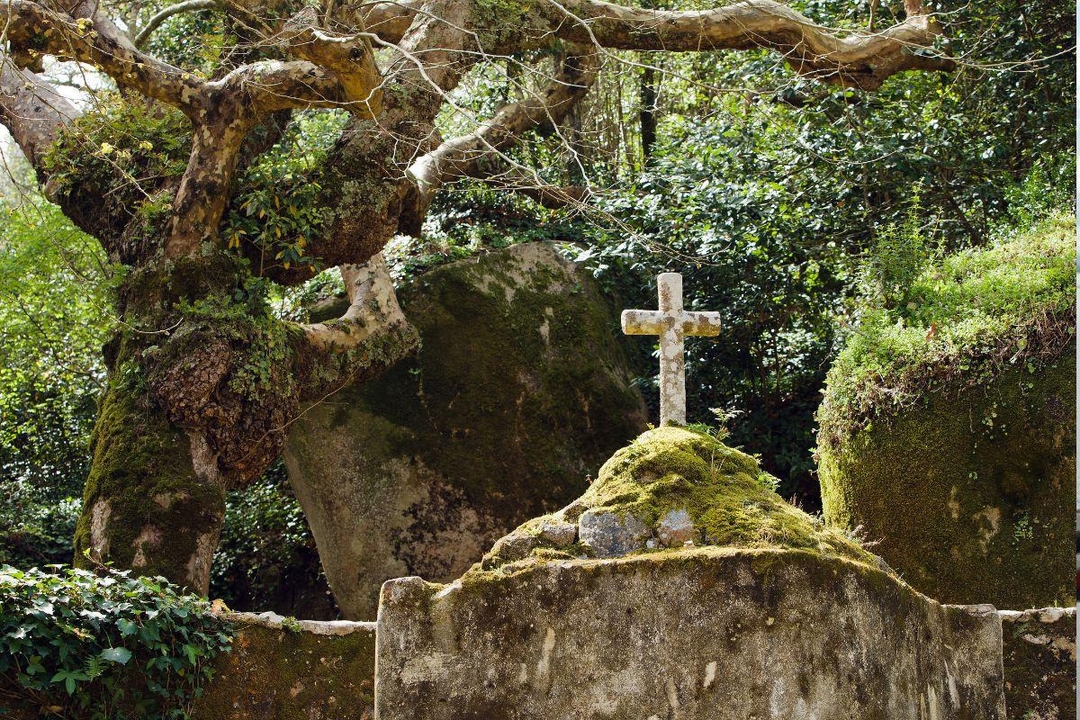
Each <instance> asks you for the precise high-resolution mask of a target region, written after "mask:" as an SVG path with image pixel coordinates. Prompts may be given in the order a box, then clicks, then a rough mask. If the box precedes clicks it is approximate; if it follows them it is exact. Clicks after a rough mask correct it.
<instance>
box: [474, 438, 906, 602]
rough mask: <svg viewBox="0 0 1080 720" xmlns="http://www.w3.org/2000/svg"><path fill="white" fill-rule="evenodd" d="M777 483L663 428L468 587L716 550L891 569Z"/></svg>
mask: <svg viewBox="0 0 1080 720" xmlns="http://www.w3.org/2000/svg"><path fill="white" fill-rule="evenodd" d="M775 483H776V479H775V478H773V477H772V476H770V475H769V474H768V473H766V472H764V471H763V470H762V469H761V467H760V465H759V464H758V461H757V460H756V459H755V458H754V457H752V456H750V455H747V454H746V453H744V452H741V451H739V450H736V449H733V448H729V447H727V446H726V445H724V444H723V443H721V442H719V441H718V440H717V439H715V438H713V437H711V436H709V435H706V434H703V433H700V432H695V431H691V430H686V429H682V428H678V427H662V428H656V429H654V430H650V431H648V432H646V433H644V434H642V435H641V436H639V437H638V438H637V439H636V440H634V442H632V443H631V444H630V445H629V446H627V447H625V448H623V449H622V450H619V451H618V452H616V453H615V455H614V456H612V458H611V459H610V460H608V461H607V462H606V463H605V464H604V465H603V467H602V468H601V469H600V473H599V475H598V477H597V479H596V480H595V481H594V482H593V483H592V485H590V486H589V488H588V489H587V490H586V491H585V493H584V494H583V495H582V496H581V497H580V498H578V499H577V500H575V501H574V502H573V503H571V504H570V505H568V506H566V507H564V508H563V509H562V510H559V511H558V512H555V513H552V514H549V515H544V516H542V517H539V518H535V519H533V520H529V521H528V522H526V523H524V524H522V525H521V526H519V527H518V528H517V529H516V530H514V531H513V532H511V533H510V534H509V535H507V536H506V537H504V538H502V539H500V540H499V541H498V542H496V543H495V545H494V547H492V549H491V550H490V551H489V552H488V553H487V554H486V555H485V556H484V558H483V560H481V561H480V563H478V564H477V565H475V566H474V567H473V568H472V569H471V570H470V571H469V573H467V574H466V575H465V576H464V577H463V578H462V581H463V582H466V583H468V582H472V581H474V580H477V579H478V578H479V577H480V576H481V575H484V574H491V573H496V574H506V573H513V572H517V571H519V570H521V569H523V568H526V567H528V566H529V565H531V564H535V563H537V562H545V561H548V560H559V559H567V560H569V559H581V558H611V557H618V556H626V555H634V554H645V553H660V552H664V551H668V552H670V551H671V550H679V549H683V548H693V547H698V548H700V547H710V546H711V547H724V548H747V549H774V550H806V551H810V552H814V553H818V554H822V555H826V556H829V557H841V558H846V559H849V560H854V561H856V562H860V563H865V564H867V565H870V566H873V567H879V568H885V566H884V565H883V563H882V562H881V560H880V558H878V557H876V556H875V555H873V554H871V553H869V552H867V551H866V550H864V549H863V548H862V547H861V546H860V545H859V544H858V542H856V541H855V540H853V539H852V538H851V537H848V536H846V535H844V534H843V533H840V532H837V531H835V530H832V529H829V528H827V527H825V525H824V523H822V521H821V520H820V518H815V517H812V516H810V515H808V514H806V513H804V512H803V511H801V510H799V509H798V508H796V507H794V506H792V505H791V504H790V503H788V502H785V501H784V500H783V499H782V498H781V497H780V496H779V495H777V494H776V492H775V491H774V489H773V488H774V487H775ZM885 569H886V570H887V568H885Z"/></svg>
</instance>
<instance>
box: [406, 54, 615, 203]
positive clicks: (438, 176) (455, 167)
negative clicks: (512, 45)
mask: <svg viewBox="0 0 1080 720" xmlns="http://www.w3.org/2000/svg"><path fill="white" fill-rule="evenodd" d="M578 53H579V54H576V55H570V56H568V57H566V58H565V59H564V60H563V62H562V63H561V65H560V67H559V72H558V75H557V76H556V77H555V78H553V79H552V81H551V82H550V83H549V84H548V86H547V87H546V88H545V89H544V91H543V92H542V93H540V94H537V95H534V96H532V97H530V98H528V99H526V100H522V101H521V102H516V103H511V104H509V105H506V106H504V107H503V108H501V109H500V110H499V111H498V112H497V113H495V116H494V117H492V118H491V119H490V120H488V121H486V122H484V123H483V124H481V125H480V127H479V128H477V129H476V130H475V131H474V132H472V133H470V134H468V135H462V136H460V137H456V138H453V139H451V140H447V141H446V142H444V143H442V144H441V145H440V146H439V147H438V148H436V149H435V150H434V151H432V152H430V153H428V154H426V155H423V156H422V157H420V158H418V159H417V160H416V161H415V162H414V163H413V164H412V165H411V166H410V167H409V170H408V174H409V176H410V177H411V178H412V179H413V180H414V181H415V182H416V185H417V188H418V193H417V210H416V211H415V212H416V215H417V216H418V217H420V218H422V217H423V214H424V211H425V210H426V209H427V207H428V205H429V204H430V202H431V199H432V196H433V195H434V193H435V191H437V190H438V189H439V188H440V187H442V185H443V184H444V183H446V182H448V181H450V180H453V179H456V178H465V177H472V178H481V179H483V178H486V176H488V175H489V174H491V173H490V168H491V165H492V164H493V163H495V162H498V161H499V160H505V158H504V157H503V155H502V152H503V151H504V150H506V149H508V148H509V147H511V146H513V145H515V144H517V143H518V142H519V141H520V139H521V136H522V134H524V133H525V132H527V131H529V130H532V129H534V128H537V127H540V126H541V125H552V126H554V125H557V124H558V123H559V122H561V121H562V120H563V118H564V117H566V115H567V113H569V112H570V110H571V109H572V108H573V107H574V105H575V104H577V102H578V101H579V100H580V99H581V98H583V97H584V96H585V94H586V93H587V92H588V91H589V88H590V87H592V85H593V83H594V82H595V81H596V73H597V70H598V69H599V61H598V58H597V53H596V52H595V50H593V49H592V48H591V47H589V46H586V48H585V49H579V50H578ZM509 165H510V167H507V168H505V169H503V170H502V171H501V172H500V173H499V175H501V176H502V177H503V178H504V179H505V178H507V177H509V175H512V176H513V178H514V179H515V180H517V181H526V184H525V185H524V186H523V187H522V190H527V189H533V190H540V189H541V188H544V189H546V192H541V193H539V194H537V195H536V199H538V200H539V201H541V202H544V203H545V204H549V203H551V202H555V199H556V198H563V199H569V198H570V197H571V195H570V193H569V191H563V190H562V189H558V188H548V187H547V186H546V185H543V184H542V183H537V182H536V181H535V179H530V178H528V177H527V173H525V172H523V171H518V172H515V170H514V168H513V167H512V163H511V164H509ZM561 204H566V203H565V202H563V203H561ZM414 224H415V223H414Z"/></svg>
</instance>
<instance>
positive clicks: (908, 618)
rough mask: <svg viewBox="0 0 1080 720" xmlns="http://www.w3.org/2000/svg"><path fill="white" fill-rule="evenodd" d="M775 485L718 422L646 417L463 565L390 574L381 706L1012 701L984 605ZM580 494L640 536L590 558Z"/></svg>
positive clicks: (758, 710)
mask: <svg viewBox="0 0 1080 720" xmlns="http://www.w3.org/2000/svg"><path fill="white" fill-rule="evenodd" d="M769 484H770V483H769V478H768V477H767V476H764V475H763V474H762V473H761V470H760V469H759V467H758V465H757V463H756V462H755V461H754V459H753V458H751V457H750V456H748V455H745V454H743V453H740V452H738V451H735V450H732V449H730V448H727V447H725V446H724V445H723V444H721V443H719V442H717V441H716V440H715V439H713V438H711V437H708V436H705V435H701V434H699V433H694V432H690V431H687V430H682V429H678V428H673V427H665V428H661V429H657V430H652V431H650V432H647V433H645V434H644V435H642V436H641V437H640V438H638V439H637V440H636V441H635V442H634V443H632V444H631V445H630V447H628V448H626V449H624V450H621V451H620V452H618V453H616V454H615V456H614V457H613V458H612V459H611V460H610V461H609V462H608V463H607V464H606V465H605V466H604V468H603V470H601V473H600V477H599V478H598V479H597V481H596V482H595V483H594V484H593V485H592V486H591V487H590V488H589V490H588V491H586V493H585V494H584V495H583V497H582V498H581V499H580V500H579V501H577V502H575V503H572V504H571V505H570V506H568V507H567V508H564V509H563V510H562V511H560V512H559V513H555V514H553V515H549V516H545V517H542V518H537V519H536V520H533V521H530V522H528V523H525V524H524V525H523V526H522V527H520V528H518V529H517V530H516V531H515V532H514V533H511V535H510V536H507V537H506V538H503V539H502V540H500V541H499V543H497V544H496V546H495V549H494V550H493V551H492V553H490V554H489V555H488V556H487V557H485V560H484V561H483V562H482V563H480V564H478V565H477V566H475V567H474V568H473V569H472V570H470V571H469V572H468V573H466V574H465V575H464V576H463V577H462V578H460V579H459V580H458V581H456V582H454V583H452V584H449V585H438V584H433V583H428V582H425V581H424V580H422V579H421V578H418V577H413V578H401V579H397V580H391V581H389V582H387V583H386V584H385V585H384V586H383V590H382V598H381V604H380V607H379V620H378V630H377V638H376V676H377V677H376V684H377V686H378V688H379V692H378V694H377V696H376V712H377V713H378V716H379V717H380V718H384V720H398V719H402V720H404V719H406V718H407V719H408V720H429V719H431V720H435V719H438V720H451V719H456V718H473V717H482V718H485V719H487V720H504V719H505V720H509V719H510V718H514V719H515V720H520V719H522V718H551V717H572V718H583V719H585V718H597V719H599V718H661V717H665V718H672V717H678V718H683V719H684V720H694V719H700V720H745V718H749V717H759V718H764V717H774V718H802V717H820V718H848V717H850V718H861V719H874V718H879V719H882V720H884V719H885V718H888V720H908V719H910V720H923V719H925V718H939V719H941V720H945V719H946V718H950V719H951V718H955V719H957V720H959V719H962V718H963V719H970V720H975V719H976V718H977V719H979V720H988V719H990V718H1004V717H1005V707H1004V696H1003V693H1002V671H1001V621H1000V619H999V617H998V615H997V613H996V612H995V611H994V610H993V608H990V607H988V606H983V607H978V608H960V607H945V606H942V605H940V604H938V603H937V602H936V601H934V600H931V599H930V598H927V597H926V596H924V595H921V594H919V593H917V592H915V591H914V590H912V589H911V588H910V587H909V586H907V585H906V584H905V583H903V582H902V581H900V580H899V579H898V578H897V577H895V576H894V575H893V574H891V573H890V572H889V571H888V570H887V569H883V568H881V567H880V566H879V565H878V563H877V562H876V560H875V558H874V557H873V556H872V555H871V554H870V553H868V552H866V551H865V550H863V549H862V548H861V547H859V545H858V544H857V543H856V542H854V541H852V540H850V539H848V538H845V537H844V536H842V535H840V534H837V533H835V532H833V531H831V530H829V529H827V528H825V527H824V526H823V525H822V524H821V523H820V522H818V521H815V520H814V519H813V518H811V517H810V516H808V515H806V514H805V513H802V512H801V511H799V510H797V509H796V508H794V507H792V506H790V505H788V504H786V503H785V502H784V501H783V500H782V499H781V498H780V497H779V496H777V495H776V494H775V493H774V492H772V491H771V490H770V489H769ZM589 513H594V514H600V515H610V516H611V517H612V519H613V521H612V522H611V523H610V524H608V525H606V526H605V527H609V528H611V527H620V528H623V529H624V530H627V529H629V532H628V533H627V536H628V537H634V538H636V540H634V543H640V544H639V545H636V546H634V545H633V543H629V545H630V546H628V547H623V548H622V549H621V554H620V555H619V556H617V557H593V556H594V555H596V554H597V552H596V550H597V548H596V547H590V546H589V545H588V544H587V543H583V542H582V529H583V523H582V520H583V519H584V518H586V517H588V515H589ZM673 515H674V516H677V517H673ZM567 526H576V527H577V528H578V536H577V538H576V540H573V538H571V536H570V533H569V532H567V530H566V528H567ZM665 528H666V530H665ZM688 528H692V530H690V531H689V532H690V536H689V537H686V535H685V533H686V532H687V529H688ZM665 534H666V537H667V540H666V541H665V540H664V539H663V538H664V536H665ZM683 537H686V539H685V540H683V541H682V542H681V543H680V542H679V539H681V538H683ZM665 542H666V543H667V545H668V547H664V543H665ZM650 543H651V545H650Z"/></svg>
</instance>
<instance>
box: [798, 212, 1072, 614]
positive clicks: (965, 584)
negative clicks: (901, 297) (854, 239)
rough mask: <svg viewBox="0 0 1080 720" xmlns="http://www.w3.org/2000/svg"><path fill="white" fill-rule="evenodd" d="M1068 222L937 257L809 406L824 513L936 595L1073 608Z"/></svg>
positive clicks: (863, 331)
mask: <svg viewBox="0 0 1080 720" xmlns="http://www.w3.org/2000/svg"><path fill="white" fill-rule="evenodd" d="M1075 233H1076V230H1075V220H1074V219H1073V218H1071V217H1057V218H1052V219H1050V220H1047V221H1046V222H1044V223H1043V224H1042V225H1040V226H1038V227H1036V228H1034V229H1032V230H1030V231H1029V232H1027V233H1022V234H1019V235H1017V236H1014V237H1012V238H1008V239H1006V240H1003V241H1002V242H1000V243H998V244H996V245H994V246H993V247H990V248H986V249H982V250H971V251H967V252H962V253H958V254H957V255H954V256H952V257H949V258H946V259H945V260H943V261H942V262H941V263H940V264H939V265H938V266H936V267H933V268H930V269H928V270H927V271H925V272H924V273H923V274H922V275H921V276H920V277H919V278H918V280H917V281H916V282H915V283H913V285H912V286H911V287H910V288H909V289H908V290H907V293H906V296H905V297H906V298H907V299H908V307H904V308H897V309H895V310H891V311H889V312H885V311H880V312H879V313H877V314H873V315H872V316H871V317H869V318H867V319H864V322H863V324H862V325H861V326H860V328H859V331H858V333H857V334H856V335H855V336H853V337H852V339H851V341H850V342H849V344H848V346H847V347H846V348H845V349H844V350H843V351H842V353H841V354H840V357H839V359H838V360H837V363H836V365H835V366H834V367H833V368H832V369H831V370H830V372H829V379H828V387H827V391H826V395H825V398H824V400H823V403H822V406H821V408H820V410H819V412H818V420H819V422H820V425H821V427H820V432H819V434H818V449H817V457H818V467H819V477H820V479H821V486H822V500H823V505H824V509H825V517H826V520H827V521H828V523H829V524H830V525H834V526H836V527H839V528H847V529H851V528H855V527H859V526H861V527H862V528H863V530H864V532H865V533H866V536H867V537H868V538H869V539H871V540H874V541H880V544H879V545H878V547H877V552H879V554H881V556H882V557H884V558H885V560H886V561H888V562H889V564H890V565H892V566H893V567H895V568H896V569H897V571H899V572H901V573H903V575H904V577H905V578H906V579H907V580H908V581H909V582H911V584H912V585H913V586H914V587H916V588H917V589H919V590H921V591H922V592H925V593H927V594H930V595H932V596H933V597H935V598H937V599H939V600H942V601H944V602H954V603H993V604H995V605H998V606H999V607H1034V606H1038V605H1047V604H1055V603H1068V602H1071V600H1070V597H1071V595H1072V593H1073V579H1072V577H1073V572H1074V567H1073V563H1074V560H1073V557H1072V550H1071V547H1072V544H1073V539H1072V537H1073V533H1074V532H1075V530H1074V523H1075V519H1074V516H1073V512H1072V508H1073V505H1074V500H1073V499H1072V498H1073V497H1074V493H1075V483H1074V480H1073V477H1074V475H1075V471H1076V451H1075V432H1076V427H1075V414H1074V408H1075V403H1076V399H1075V383H1076V378H1075V352H1076V350H1075V347H1076V346H1075V340H1074V338H1075V323H1076V315H1075V312H1076V311H1075V288H1076V269H1075V260H1076V250H1075Z"/></svg>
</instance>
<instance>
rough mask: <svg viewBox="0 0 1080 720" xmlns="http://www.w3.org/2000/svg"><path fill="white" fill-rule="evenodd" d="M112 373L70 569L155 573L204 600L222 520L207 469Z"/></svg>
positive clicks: (214, 479)
mask: <svg viewBox="0 0 1080 720" xmlns="http://www.w3.org/2000/svg"><path fill="white" fill-rule="evenodd" d="M130 367H131V366H130V365H125V366H121V372H114V374H113V377H112V379H111V380H110V383H109V389H108V392H107V393H106V395H105V398H104V400H103V402H102V404H101V412H100V415H99V417H98V421H97V425H96V426H95V428H94V447H93V450H94V461H93V465H92V466H91V469H90V476H89V478H88V480H87V483H86V489H85V491H84V493H83V514H82V517H80V518H79V523H78V526H77V528H76V533H75V563H76V565H80V566H83V567H86V566H88V565H92V564H93V563H109V564H112V565H114V566H116V567H121V568H131V569H133V570H135V571H136V572H137V573H139V574H145V575H162V576H164V577H166V578H168V579H169V580H171V581H172V582H175V583H177V584H179V585H182V586H185V587H187V588H188V589H189V590H192V591H195V592H199V593H203V594H205V593H206V591H207V588H208V586H209V581H210V562H211V559H212V557H213V552H214V548H215V547H216V546H217V540H218V536H219V534H220V533H221V527H222V524H223V522H224V517H225V486H224V481H223V480H222V478H221V474H220V473H219V472H217V468H216V466H215V465H213V464H209V465H206V466H202V467H200V468H199V469H198V470H197V469H196V458H198V457H199V455H200V453H199V452H197V449H198V448H197V446H198V442H196V443H194V445H195V447H193V443H192V441H191V439H190V438H189V437H188V435H187V434H186V433H185V432H184V431H183V430H181V429H179V428H177V427H176V426H174V425H173V424H172V423H170V422H169V421H168V419H166V418H165V416H164V415H165V413H164V412H163V411H162V410H160V409H157V408H154V407H152V406H150V405H149V404H148V403H146V402H145V400H146V398H145V393H144V392H140V389H139V387H138V386H137V385H133V382H132V381H131V380H130V379H128V378H126V377H125V376H124V372H123V370H128V372H132V371H131V370H130V369H129V368H130Z"/></svg>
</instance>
